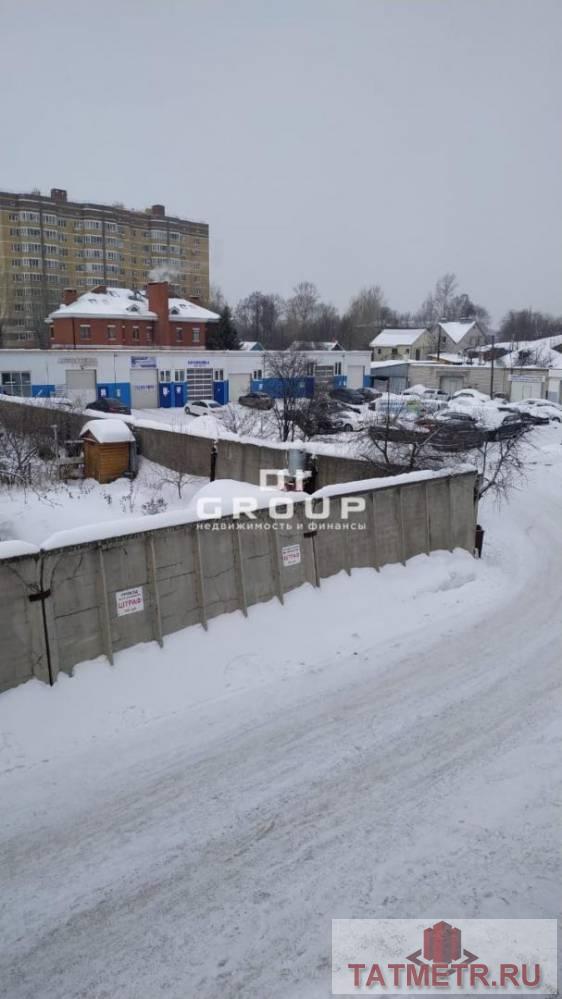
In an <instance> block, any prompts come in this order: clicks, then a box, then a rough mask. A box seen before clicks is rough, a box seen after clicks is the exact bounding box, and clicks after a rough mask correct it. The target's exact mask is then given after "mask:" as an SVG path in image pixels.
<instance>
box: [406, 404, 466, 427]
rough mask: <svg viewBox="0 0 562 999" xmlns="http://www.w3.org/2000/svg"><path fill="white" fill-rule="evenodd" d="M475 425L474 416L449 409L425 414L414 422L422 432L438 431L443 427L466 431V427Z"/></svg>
mask: <svg viewBox="0 0 562 999" xmlns="http://www.w3.org/2000/svg"><path fill="white" fill-rule="evenodd" d="M476 424H477V420H476V417H475V416H471V415H470V414H469V413H459V412H456V411H454V410H450V409H447V410H442V411H441V412H439V413H426V414H425V415H424V416H420V417H418V419H417V420H416V426H417V427H422V428H423V429H424V430H438V429H439V428H440V427H443V426H446V427H449V428H450V429H454V428H455V427H459V428H464V429H467V428H468V427H476Z"/></svg>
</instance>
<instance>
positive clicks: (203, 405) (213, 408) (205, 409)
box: [183, 399, 222, 416]
mask: <svg viewBox="0 0 562 999" xmlns="http://www.w3.org/2000/svg"><path fill="white" fill-rule="evenodd" d="M183 408H184V412H185V413H188V414H189V415H190V416H217V415H218V413H217V411H218V410H219V409H222V406H221V404H220V402H215V400H214V399H194V400H193V402H186V404H185V406H184V407H183Z"/></svg>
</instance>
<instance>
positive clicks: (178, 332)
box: [176, 326, 183, 343]
mask: <svg viewBox="0 0 562 999" xmlns="http://www.w3.org/2000/svg"><path fill="white" fill-rule="evenodd" d="M176 343H183V329H182V328H181V326H176Z"/></svg>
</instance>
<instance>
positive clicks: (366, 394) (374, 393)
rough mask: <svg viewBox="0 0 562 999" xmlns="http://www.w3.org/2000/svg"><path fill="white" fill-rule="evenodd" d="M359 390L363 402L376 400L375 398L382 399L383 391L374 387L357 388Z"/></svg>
mask: <svg viewBox="0 0 562 999" xmlns="http://www.w3.org/2000/svg"><path fill="white" fill-rule="evenodd" d="M357 392H358V394H359V395H360V396H361V398H362V400H363V402H374V401H375V399H380V397H381V395H382V392H379V390H378V389H373V388H362V389H357Z"/></svg>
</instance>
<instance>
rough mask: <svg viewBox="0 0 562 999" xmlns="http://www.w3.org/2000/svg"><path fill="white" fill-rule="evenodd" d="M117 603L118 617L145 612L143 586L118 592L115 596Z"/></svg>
mask: <svg viewBox="0 0 562 999" xmlns="http://www.w3.org/2000/svg"><path fill="white" fill-rule="evenodd" d="M115 600H116V602H117V617H123V615H124V614H136V613H137V612H138V611H142V610H144V597H143V594H142V586H133V587H132V589H130V590H118V592H117V593H116V594H115Z"/></svg>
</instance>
